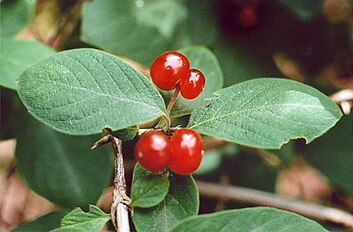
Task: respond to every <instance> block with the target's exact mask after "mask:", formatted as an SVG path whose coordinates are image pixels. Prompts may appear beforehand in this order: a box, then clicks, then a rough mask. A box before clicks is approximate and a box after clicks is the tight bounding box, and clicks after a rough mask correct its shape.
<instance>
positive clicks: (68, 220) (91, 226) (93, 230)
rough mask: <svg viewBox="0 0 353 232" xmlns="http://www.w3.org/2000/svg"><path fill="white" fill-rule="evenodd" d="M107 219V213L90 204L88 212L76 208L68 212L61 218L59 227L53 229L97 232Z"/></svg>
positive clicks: (57, 231)
mask: <svg viewBox="0 0 353 232" xmlns="http://www.w3.org/2000/svg"><path fill="white" fill-rule="evenodd" d="M109 220H110V215H109V214H106V213H104V212H103V211H102V210H101V209H100V208H98V207H97V206H94V205H90V206H89V211H88V212H84V211H82V210H81V209H80V208H76V209H74V210H73V211H71V212H70V213H68V214H67V215H66V216H65V217H64V218H63V219H62V220H61V224H60V227H61V228H60V229H56V230H55V231H56V232H59V231H69V230H71V229H73V230H79V231H86V232H99V231H101V230H102V228H103V226H104V225H105V224H106V223H107V222H108V221H109Z"/></svg>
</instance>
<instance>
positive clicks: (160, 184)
mask: <svg viewBox="0 0 353 232" xmlns="http://www.w3.org/2000/svg"><path fill="white" fill-rule="evenodd" d="M168 190H169V179H168V178H166V177H165V176H163V175H147V176H141V177H140V178H138V179H135V181H134V182H133V183H132V187H131V200H132V202H131V204H130V206H132V207H141V208H150V207H153V206H156V205H158V204H159V203H160V202H161V201H162V200H163V199H164V198H165V196H166V195H167V193H168Z"/></svg>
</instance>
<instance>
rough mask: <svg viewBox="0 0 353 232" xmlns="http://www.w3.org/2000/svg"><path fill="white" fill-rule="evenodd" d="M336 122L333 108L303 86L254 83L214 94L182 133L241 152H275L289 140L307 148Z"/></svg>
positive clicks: (338, 113) (283, 82) (284, 82)
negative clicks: (213, 139) (189, 131)
mask: <svg viewBox="0 0 353 232" xmlns="http://www.w3.org/2000/svg"><path fill="white" fill-rule="evenodd" d="M341 116H342V113H341V111H340V109H339V108H338V106H337V105H336V104H335V103H334V102H332V101H331V100H330V99H329V98H328V97H327V96H325V95H324V94H322V93H321V92H319V91H318V90H316V89H314V88H312V87H310V86H308V85H305V84H301V83H299V82H295V81H291V80H285V79H275V78H259V79H255V80H250V81H246V82H243V83H240V84H237V85H233V86H230V87H228V88H225V89H222V90H220V91H218V92H217V93H216V97H214V98H213V99H211V100H210V102H209V104H208V105H206V106H201V107H199V108H197V109H196V110H194V112H193V113H192V115H191V118H190V121H189V124H188V127H190V128H192V129H194V130H196V131H198V132H200V133H202V134H205V135H209V136H213V137H217V138H220V139H224V140H227V141H230V142H234V143H238V144H242V145H245V146H251V147H258V148H268V149H271V148H276V149H277V148H280V147H281V146H282V145H283V144H285V143H287V142H288V141H289V140H290V139H297V138H304V139H305V140H306V141H307V142H308V143H309V142H311V141H312V140H314V139H315V138H317V137H319V136H320V135H322V134H323V133H325V132H326V131H327V130H328V129H329V128H331V127H332V126H334V125H335V123H336V122H337V121H338V120H339V119H340V117H341Z"/></svg>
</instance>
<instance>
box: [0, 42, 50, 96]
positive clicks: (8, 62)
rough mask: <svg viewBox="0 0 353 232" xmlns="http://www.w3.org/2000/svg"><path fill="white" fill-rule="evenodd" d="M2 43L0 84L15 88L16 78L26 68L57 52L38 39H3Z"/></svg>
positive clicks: (0, 50) (0, 51)
mask: <svg viewBox="0 0 353 232" xmlns="http://www.w3.org/2000/svg"><path fill="white" fill-rule="evenodd" d="M0 45H1V49H0V66H1V68H0V76H1V79H0V85H1V86H3V87H6V88H9V89H14V90H15V89H17V87H16V79H17V78H18V77H19V76H20V74H21V73H22V72H23V71H24V70H25V69H26V68H28V67H29V66H30V65H32V64H34V63H36V62H38V61H40V60H42V59H44V58H46V57H49V56H51V55H53V54H54V53H55V52H54V51H53V50H52V49H50V48H49V47H47V46H45V45H43V44H41V43H38V42H36V41H26V40H8V39H2V41H1V43H0Z"/></svg>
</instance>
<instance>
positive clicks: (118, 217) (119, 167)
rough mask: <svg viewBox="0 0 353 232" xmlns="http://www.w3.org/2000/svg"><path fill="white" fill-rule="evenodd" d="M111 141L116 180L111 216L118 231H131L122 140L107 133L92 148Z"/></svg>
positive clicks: (114, 182)
mask: <svg viewBox="0 0 353 232" xmlns="http://www.w3.org/2000/svg"><path fill="white" fill-rule="evenodd" d="M106 143H111V144H112V146H113V152H114V181H113V200H112V205H111V218H112V222H113V225H114V226H115V228H116V231H119V232H129V231H130V226H129V207H128V204H129V203H130V201H131V200H130V198H129V197H128V196H127V194H126V181H125V170H124V160H123V154H122V141H121V140H120V139H118V138H115V137H114V136H113V135H111V134H107V135H106V136H104V137H103V138H101V139H100V140H99V141H97V142H96V143H95V144H94V145H93V146H92V149H94V148H96V147H99V146H101V145H103V144H106Z"/></svg>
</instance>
